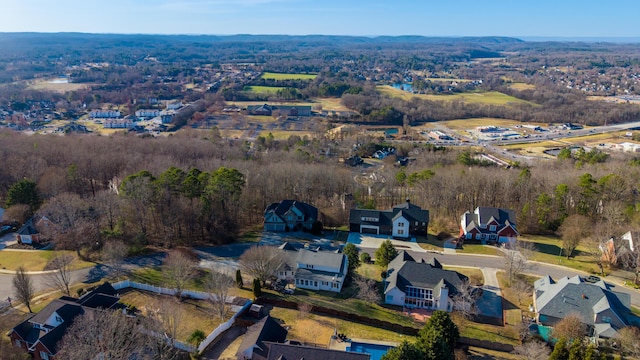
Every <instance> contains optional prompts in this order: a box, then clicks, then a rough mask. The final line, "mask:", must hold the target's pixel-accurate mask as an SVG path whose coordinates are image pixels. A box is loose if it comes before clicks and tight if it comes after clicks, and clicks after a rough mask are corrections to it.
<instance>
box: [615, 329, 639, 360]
mask: <svg viewBox="0 0 640 360" xmlns="http://www.w3.org/2000/svg"><path fill="white" fill-rule="evenodd" d="M618 339H620V343H621V345H622V350H623V351H624V352H625V353H627V354H629V355H630V356H631V357H633V358H635V359H638V358H640V328H638V327H635V326H626V327H623V328H622V329H620V330H619V331H618Z"/></svg>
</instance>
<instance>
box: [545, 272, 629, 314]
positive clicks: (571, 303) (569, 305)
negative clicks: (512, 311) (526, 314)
mask: <svg viewBox="0 0 640 360" xmlns="http://www.w3.org/2000/svg"><path fill="white" fill-rule="evenodd" d="M534 286H535V289H536V293H535V296H536V308H537V309H536V310H537V311H538V313H539V314H541V315H546V316H552V317H554V318H564V317H565V316H567V315H569V314H573V313H577V314H579V315H580V316H581V317H582V319H583V321H584V323H585V324H588V325H595V319H596V314H599V313H602V312H603V311H607V310H611V311H613V312H614V313H615V314H616V315H617V316H618V317H619V318H620V320H622V322H623V323H628V321H627V320H626V319H625V313H626V311H625V309H624V307H625V305H624V301H625V299H621V298H620V295H619V294H617V293H614V292H612V291H611V290H609V288H608V287H607V285H606V284H605V283H604V282H603V281H598V282H596V283H587V282H584V280H583V279H582V278H581V277H580V276H578V275H576V276H574V277H572V278H568V277H564V278H561V279H559V280H558V281H557V282H553V280H552V279H551V278H550V277H545V278H542V279H540V280H538V281H536V282H535V284H534Z"/></svg>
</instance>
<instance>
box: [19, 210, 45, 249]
mask: <svg viewBox="0 0 640 360" xmlns="http://www.w3.org/2000/svg"><path fill="white" fill-rule="evenodd" d="M16 236H17V240H18V243H20V244H34V243H35V244H37V243H40V232H39V231H38V230H37V229H36V226H35V225H34V223H33V217H32V218H29V220H27V222H25V223H24V225H22V227H21V228H20V229H18V232H17V235H16Z"/></svg>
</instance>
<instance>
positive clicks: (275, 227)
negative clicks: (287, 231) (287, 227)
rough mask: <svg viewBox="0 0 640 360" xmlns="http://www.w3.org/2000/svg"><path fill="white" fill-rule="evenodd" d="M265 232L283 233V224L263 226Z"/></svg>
mask: <svg viewBox="0 0 640 360" xmlns="http://www.w3.org/2000/svg"><path fill="white" fill-rule="evenodd" d="M264 229H265V230H266V231H284V224H264Z"/></svg>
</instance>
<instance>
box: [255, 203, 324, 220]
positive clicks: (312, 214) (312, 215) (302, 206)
mask: <svg viewBox="0 0 640 360" xmlns="http://www.w3.org/2000/svg"><path fill="white" fill-rule="evenodd" d="M292 207H295V208H296V209H298V210H299V211H300V212H301V213H302V214H304V221H307V220H310V219H311V220H314V221H315V220H317V219H318V208H316V207H314V206H311V205H309V204H307V203H304V202H301V201H296V200H282V201H281V202H279V203H273V204H271V205H269V206H268V207H267V209H266V210H265V211H264V214H265V215H266V214H268V213H275V214H276V215H278V216H280V217H282V216H284V214H286V213H287V211H289V209H291V208H292Z"/></svg>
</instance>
